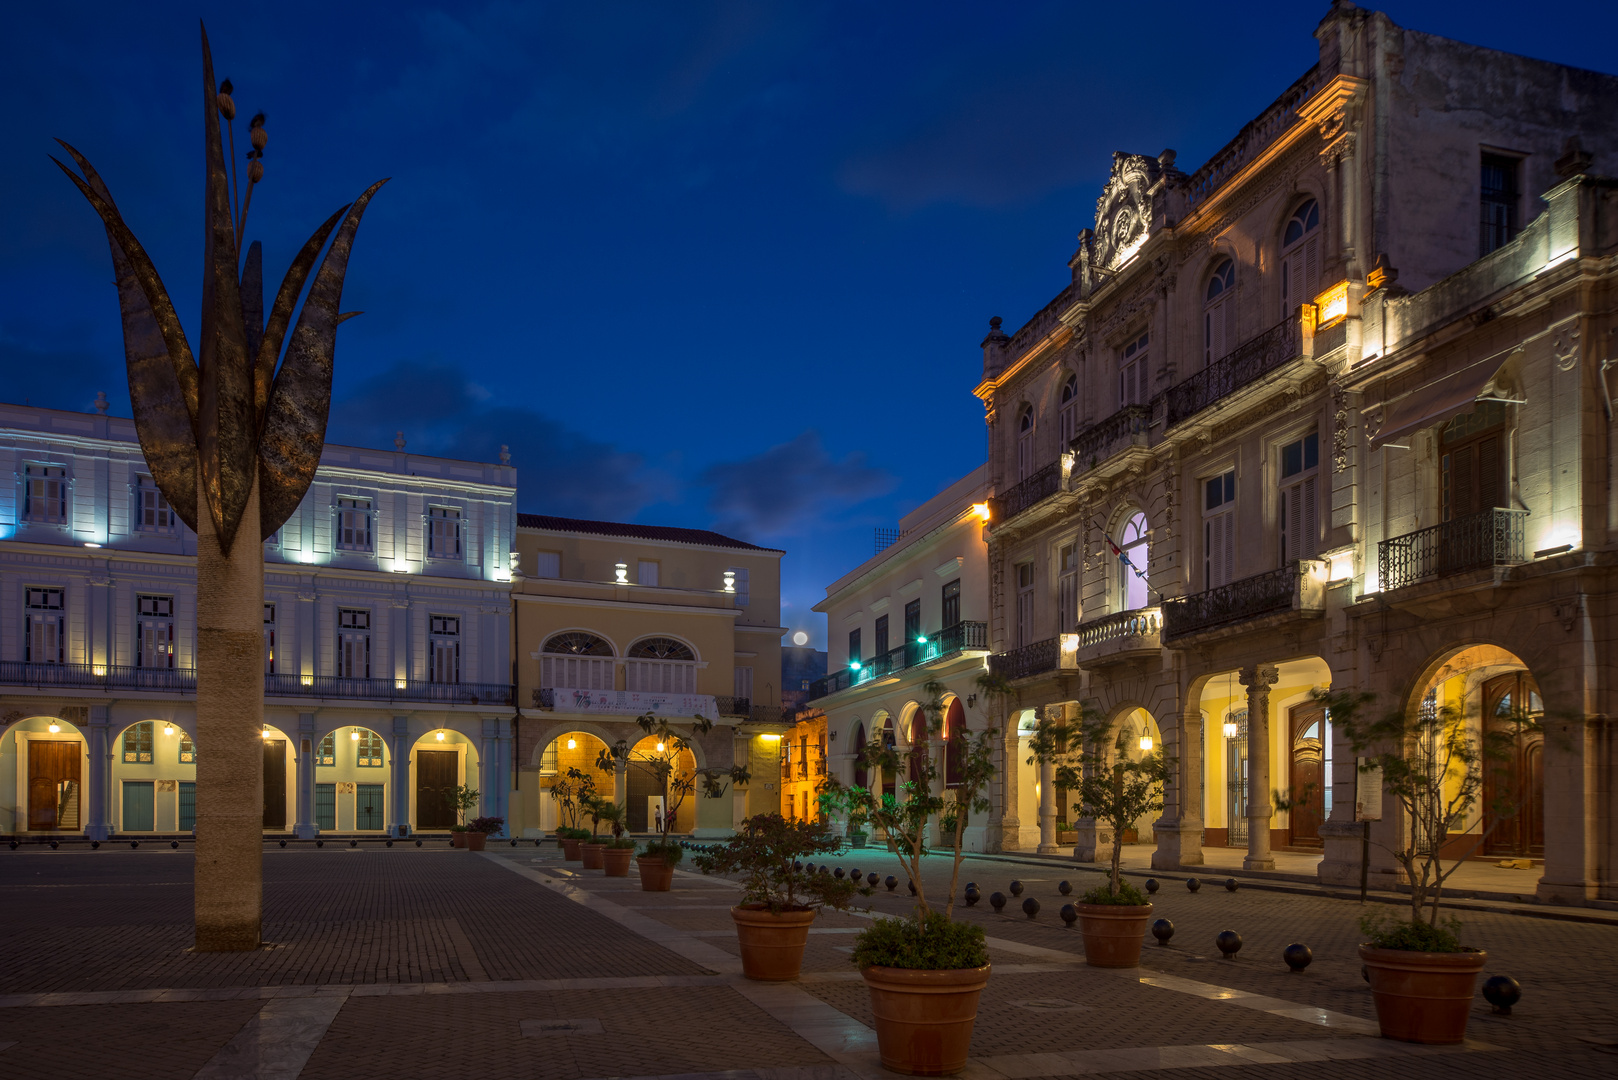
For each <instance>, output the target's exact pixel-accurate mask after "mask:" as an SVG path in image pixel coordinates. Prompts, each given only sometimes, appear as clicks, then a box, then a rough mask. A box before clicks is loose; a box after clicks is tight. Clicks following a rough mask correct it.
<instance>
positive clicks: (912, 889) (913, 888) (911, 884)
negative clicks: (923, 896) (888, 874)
mask: <svg viewBox="0 0 1618 1080" xmlns="http://www.w3.org/2000/svg"><path fill="white" fill-rule="evenodd" d="M905 884H906V885H908V886H909V887H910V895H911V896H915V895H916V883H915V882H914V881H906V882H905Z"/></svg>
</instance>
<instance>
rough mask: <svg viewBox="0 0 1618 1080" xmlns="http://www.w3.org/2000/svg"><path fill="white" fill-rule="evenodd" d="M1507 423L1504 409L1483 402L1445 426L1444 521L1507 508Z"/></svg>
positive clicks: (1441, 442) (1442, 483)
mask: <svg viewBox="0 0 1618 1080" xmlns="http://www.w3.org/2000/svg"><path fill="white" fill-rule="evenodd" d="M1505 419H1506V409H1505V406H1504V405H1501V404H1499V403H1497V402H1482V403H1481V404H1480V405H1479V406H1478V408H1477V409H1476V410H1475V411H1473V412H1470V413H1466V414H1465V415H1463V416H1457V417H1456V418H1455V419H1454V420H1451V421H1450V422H1449V423H1448V424H1446V425H1445V426H1444V433H1443V436H1442V438H1441V440H1440V445H1441V447H1442V457H1441V462H1440V467H1441V470H1442V473H1443V476H1442V482H1441V485H1440V486H1441V489H1442V500H1443V511H1444V520H1445V521H1454V520H1455V519H1457V518H1464V517H1469V516H1471V515H1472V514H1481V513H1483V512H1484V511H1485V510H1493V509H1494V508H1496V507H1499V506H1504V505H1505V503H1506V484H1505V480H1506V468H1505V444H1506V440H1505Z"/></svg>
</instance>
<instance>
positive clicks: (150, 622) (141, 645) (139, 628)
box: [135, 596, 174, 668]
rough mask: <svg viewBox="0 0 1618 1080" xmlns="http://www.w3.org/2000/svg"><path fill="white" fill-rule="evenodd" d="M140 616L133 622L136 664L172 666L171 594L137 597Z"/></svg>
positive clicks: (172, 625) (172, 604) (147, 666)
mask: <svg viewBox="0 0 1618 1080" xmlns="http://www.w3.org/2000/svg"><path fill="white" fill-rule="evenodd" d="M136 604H137V605H138V607H139V611H140V618H139V619H137V620H136V622H135V666H136V667H143V668H171V667H173V666H174V597H172V596H139V597H136Z"/></svg>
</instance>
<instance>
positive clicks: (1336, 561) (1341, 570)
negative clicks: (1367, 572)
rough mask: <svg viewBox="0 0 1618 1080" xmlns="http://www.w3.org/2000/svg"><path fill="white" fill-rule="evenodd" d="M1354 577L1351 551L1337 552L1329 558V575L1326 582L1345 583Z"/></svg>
mask: <svg viewBox="0 0 1618 1080" xmlns="http://www.w3.org/2000/svg"><path fill="white" fill-rule="evenodd" d="M1353 576H1354V553H1353V552H1351V551H1342V552H1338V553H1337V554H1336V555H1333V556H1332V557H1331V573H1330V574H1329V575H1327V578H1326V580H1327V581H1347V580H1348V579H1349V578H1351V577H1353Z"/></svg>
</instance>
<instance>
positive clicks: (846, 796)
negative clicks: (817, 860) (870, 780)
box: [816, 777, 871, 848]
mask: <svg viewBox="0 0 1618 1080" xmlns="http://www.w3.org/2000/svg"><path fill="white" fill-rule="evenodd" d="M816 801H817V802H819V804H820V814H821V816H822V817H824V818H828V819H829V818H839V817H840V818H842V819H843V820H844V822H845V825H844V831H843V835H844V836H845V837H846V838H847V839H848V845H849V847H854V848H863V847H864V846H865V842H866V841H867V840H868V839H870V833H868V832H866V826H867V825H868V824H869V816H868V814H867V813H866V808H867V807H868V806H869V805H870V802H871V792H870V791H869V790H868V789H867V788H863V787H860V786H859V785H855V786H853V787H844V786H843V785H842V784H840V783H838V782H837V780H836V779H834V778H832V777H827V778H826V779H825V780H822V781H821V783H820V788H819V792H818V794H817V795H816Z"/></svg>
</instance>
